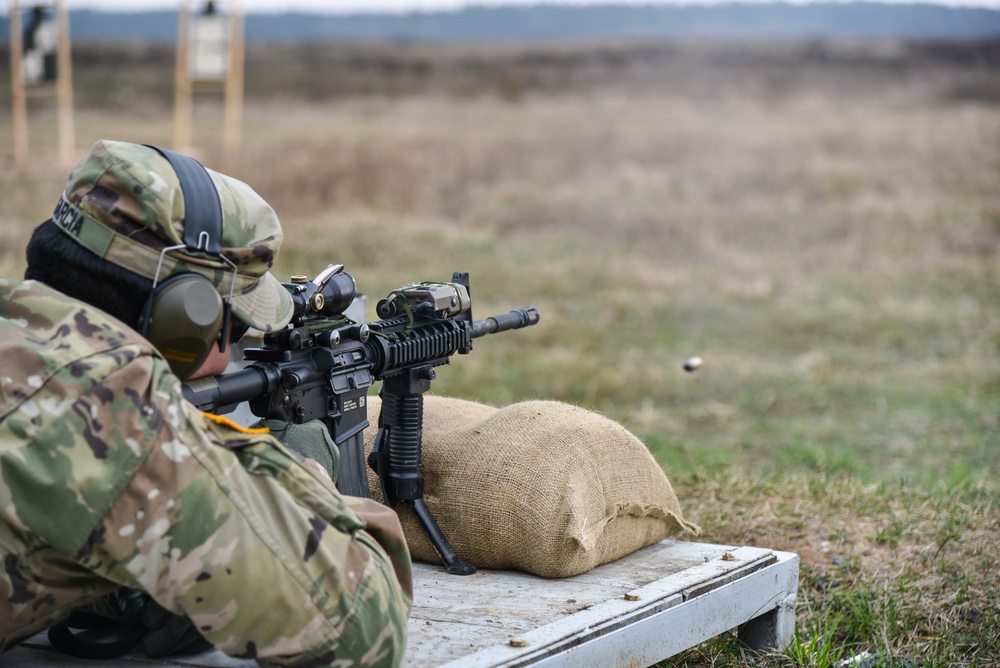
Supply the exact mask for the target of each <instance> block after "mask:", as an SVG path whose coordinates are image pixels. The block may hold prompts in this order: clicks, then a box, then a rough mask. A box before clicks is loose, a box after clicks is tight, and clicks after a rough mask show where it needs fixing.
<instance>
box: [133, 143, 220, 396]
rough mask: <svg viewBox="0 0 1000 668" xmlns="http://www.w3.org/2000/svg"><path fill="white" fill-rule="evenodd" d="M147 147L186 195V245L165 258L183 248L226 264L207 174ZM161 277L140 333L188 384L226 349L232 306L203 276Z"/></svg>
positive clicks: (180, 158) (189, 162)
mask: <svg viewBox="0 0 1000 668" xmlns="http://www.w3.org/2000/svg"><path fill="white" fill-rule="evenodd" d="M149 148H152V149H155V150H156V151H159V153H160V154H161V155H163V157H165V158H166V159H167V160H168V161H169V162H170V165H171V166H172V167H173V168H174V171H175V172H176V173H177V178H178V180H179V181H180V184H181V192H182V194H183V196H184V244H183V245H180V246H175V247H172V248H167V249H164V251H163V253H166V252H167V251H169V250H174V249H177V248H187V249H188V250H190V251H192V252H202V253H206V254H208V255H218V256H219V257H220V258H222V259H223V260H225V261H226V262H227V263H229V262H228V260H227V258H225V257H223V256H222V204H221V202H220V201H219V193H218V191H217V190H216V189H215V184H214V183H213V182H212V177H211V176H209V174H208V171H207V170H206V169H205V168H204V167H203V166H202V164H201V163H200V162H198V161H197V160H195V159H194V158H189V157H188V156H185V155H181V154H179V153H174V152H173V151H170V150H167V149H164V148H160V147H158V146H150V147H149ZM161 261H162V254H161ZM229 264H231V263H229ZM234 271H235V267H234ZM159 278H160V277H159V267H158V268H157V276H156V278H155V279H153V289H152V290H151V291H150V294H149V298H148V299H147V300H146V305H145V307H144V308H143V312H142V316H141V318H140V321H139V325H140V331H141V333H142V335H143V336H145V337H146V338H147V339H149V341H150V343H152V344H153V345H154V346H156V349H157V350H159V351H160V353H161V354H162V355H163V356H164V358H166V360H167V362H168V363H169V364H170V369H171V371H173V372H174V373H175V374H176V375H177V376H178V377H180V378H181V379H185V380H186V379H188V378H190V377H191V375H192V374H193V373H194V372H195V371H197V370H198V368H200V367H201V365H202V364H203V363H204V362H205V360H206V359H207V358H208V356H209V354H210V353H211V352H212V348H213V347H215V346H216V345H217V344H220V347H221V349H222V350H225V345H226V340H227V339H228V332H229V325H230V304H229V302H228V301H225V300H223V299H222V296H221V295H220V294H219V291H218V289H216V287H215V285H214V284H213V283H212V282H211V281H210V280H208V279H207V278H206V277H204V276H202V275H201V274H196V273H194V272H189V273H184V274H177V275H175V276H171V277H170V278H168V279H167V280H165V281H162V282H161V281H160V280H159ZM234 278H235V276H234Z"/></svg>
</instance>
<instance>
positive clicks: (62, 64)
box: [56, 0, 76, 165]
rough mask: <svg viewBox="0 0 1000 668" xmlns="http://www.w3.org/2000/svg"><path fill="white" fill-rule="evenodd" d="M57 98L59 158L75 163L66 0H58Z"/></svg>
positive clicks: (71, 68)
mask: <svg viewBox="0 0 1000 668" xmlns="http://www.w3.org/2000/svg"><path fill="white" fill-rule="evenodd" d="M56 29H57V30H58V31H59V32H58V34H59V39H58V42H57V43H56V62H57V65H56V74H57V77H58V78H57V80H56V99H57V104H58V106H59V160H60V161H61V162H62V163H63V164H64V165H70V164H72V163H73V160H74V159H75V154H76V128H75V126H74V124H73V59H72V57H71V56H70V48H69V10H68V9H66V2H65V0H58V2H56Z"/></svg>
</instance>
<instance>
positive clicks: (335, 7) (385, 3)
mask: <svg viewBox="0 0 1000 668" xmlns="http://www.w3.org/2000/svg"><path fill="white" fill-rule="evenodd" d="M188 1H189V2H191V3H192V6H194V7H200V6H202V5H203V4H204V0H188ZM544 1H545V2H549V3H558V4H608V3H613V4H671V3H675V2H677V0H650V1H649V2H645V3H636V2H635V0H544ZM713 1H714V0H693V2H698V3H707V2H713ZM751 1H753V0H751ZM756 1H767V0H756ZM794 1H799V2H807V1H808V0H794ZM895 1H897V2H913V1H916V2H920V1H927V2H933V3H934V4H947V5H960V6H977V7H991V8H994V9H997V8H1000V0H895ZM538 2H539V0H489V1H486V0H480V1H475V0H473V1H471V2H470V1H469V0H242V5H243V8H244V11H247V12H264V11H268V12H280V11H295V10H302V11H322V12H348V11H396V12H400V11H404V12H405V11H417V10H439V9H457V8H460V7H463V6H467V5H488V6H496V5H530V4H537V3H538ZM218 4H219V5H220V6H222V7H225V6H226V5H227V4H228V3H227V2H224V1H220V2H219V3H218ZM67 6H68V7H69V8H70V9H71V10H72V9H103V10H114V11H130V10H131V11H136V10H140V9H176V8H177V7H179V6H180V0H67Z"/></svg>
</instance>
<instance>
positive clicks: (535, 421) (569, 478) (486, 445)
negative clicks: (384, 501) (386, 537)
mask: <svg viewBox="0 0 1000 668" xmlns="http://www.w3.org/2000/svg"><path fill="white" fill-rule="evenodd" d="M370 399H371V401H370V403H369V408H368V410H369V413H368V414H369V416H370V418H371V420H372V423H373V426H372V427H370V428H369V429H368V430H366V432H365V448H366V451H367V452H371V449H372V446H373V443H374V438H375V430H376V429H375V426H374V424H375V422H376V421H377V416H378V415H379V411H380V409H381V402H380V401H379V400H378V399H377V398H376V397H370ZM423 427H424V429H423V470H424V479H425V485H424V500H425V501H426V503H427V507H428V508H429V509H430V511H431V514H432V515H433V516H434V518H435V519H436V520H437V522H438V524H439V525H440V527H441V530H442V532H443V533H444V535H445V536H446V537H447V538H448V541H449V542H450V544H451V546H452V548H453V549H454V550H455V553H456V554H457V555H458V556H459V557H460V558H461V559H463V560H464V561H467V562H469V563H471V564H473V565H475V566H477V567H479V568H487V569H516V570H522V571H527V572H529V573H534V574H536V575H540V576H544V577H551V578H556V577H567V576H570V575H576V574H579V573H583V572H585V571H588V570H590V569H591V568H593V567H595V566H598V565H600V564H603V563H606V562H609V561H613V560H615V559H618V558H620V557H623V556H625V555H626V554H629V553H631V552H633V551H635V550H637V549H639V548H640V547H644V546H646V545H650V544H652V543H655V542H658V541H660V540H663V539H664V538H666V537H668V536H671V535H674V534H676V533H679V532H682V531H687V532H690V533H693V534H697V533H698V532H699V529H698V527H696V526H695V525H693V524H691V523H690V522H687V521H686V520H684V518H683V516H682V514H681V509H680V504H679V503H678V501H677V497H676V495H675V494H674V491H673V489H672V488H671V487H670V482H669V481H668V480H667V477H666V475H664V473H663V470H662V469H661V468H660V467H659V465H658V464H657V463H656V461H655V460H654V459H653V457H652V455H650V453H649V451H648V450H647V449H646V447H645V446H644V445H643V444H642V443H641V442H640V441H639V439H638V438H636V437H635V436H634V435H632V434H631V433H629V432H628V431H627V430H626V429H625V428H624V427H622V426H621V425H619V424H617V423H615V422H613V421H611V420H609V419H607V418H605V417H603V416H601V415H598V414H596V413H593V412H590V411H586V410H583V409H581V408H577V407H575V406H570V405H568V404H563V403H559V402H553V401H527V402H523V403H518V404H514V405H511V406H508V407H506V408H502V409H498V408H494V407H492V406H486V405H483V404H478V403H475V402H471V401H464V400H461V399H451V398H445V397H436V396H433V395H428V396H426V397H425V401H424V423H423ZM369 484H370V487H371V490H372V496H373V497H375V498H376V499H379V500H381V498H382V491H381V488H380V486H379V482H378V478H377V477H376V476H375V474H374V473H372V472H369ZM396 509H397V511H398V513H399V516H400V520H401V522H402V524H403V531H404V533H405V534H406V539H407V541H408V542H409V546H410V552H411V554H412V556H413V558H414V560H416V561H423V562H428V563H436V564H440V563H441V560H440V558H439V557H438V554H437V552H436V551H435V550H434V546H433V545H432V544H431V542H430V540H429V539H428V538H427V535H426V533H425V532H424V531H423V529H422V527H421V526H420V523H419V522H418V520H417V518H416V516H415V515H414V514H413V511H412V509H411V508H410V507H409V505H408V504H405V503H403V504H399V505H398V506H397V507H396Z"/></svg>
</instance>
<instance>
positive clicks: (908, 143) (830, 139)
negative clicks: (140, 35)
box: [0, 43, 1000, 666]
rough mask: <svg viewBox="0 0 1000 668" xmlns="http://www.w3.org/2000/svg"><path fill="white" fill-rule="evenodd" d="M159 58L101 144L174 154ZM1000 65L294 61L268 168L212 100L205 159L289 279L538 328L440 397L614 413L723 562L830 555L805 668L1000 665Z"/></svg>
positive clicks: (880, 52)
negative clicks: (748, 555) (697, 362)
mask: <svg viewBox="0 0 1000 668" xmlns="http://www.w3.org/2000/svg"><path fill="white" fill-rule="evenodd" d="M136 53H138V55H136V56H135V57H134V58H132V59H131V60H130V61H129V63H130V64H129V67H128V68H124V69H123V70H122V71H123V72H124V73H125V74H122V76H125V75H126V74H127V75H128V76H133V75H134V74H135V73H136V72H140V71H141V72H145V74H144V76H146V77H147V78H146V79H143V82H144V83H142V85H141V86H140V85H139V84H137V83H135V82H134V81H130V80H128V79H121V78H118V79H115V78H114V77H113V76H111V74H110V70H109V71H103V70H102V71H101V72H100V73H94V72H91V73H90V74H87V75H85V74H81V76H90V77H91V79H90V80H91V81H92V82H94V83H93V86H95V87H96V88H94V89H88V90H87V91H85V92H83V93H81V95H80V98H81V100H82V102H81V108H80V110H79V111H78V114H77V134H78V137H79V143H80V144H81V147H83V146H85V145H87V144H89V143H90V142H91V141H93V140H94V139H97V138H99V137H113V138H122V139H130V140H134V141H141V142H147V143H167V144H169V143H170V133H171V125H170V123H171V119H170V109H169V104H168V96H166V97H165V98H164V97H163V90H168V89H169V83H168V84H163V85H161V88H163V86H166V88H163V90H160V89H157V90H159V91H160V92H159V93H156V92H155V91H153V92H151V93H150V94H149V95H146V96H145V97H143V95H139V94H137V92H136V91H150V90H152V89H153V88H154V87H155V86H154V84H153V83H152V81H153V79H149V78H148V77H150V76H154V75H155V73H156V72H157V70H155V63H157V62H161V63H162V62H163V61H162V59H161V60H159V61H158V60H157V59H156V58H154V57H152V56H150V55H149V53H148V52H147V51H143V50H140V51H138V52H136ZM998 53H1000V47H998V45H997V44H995V43H988V44H980V45H970V44H966V45H947V44H937V45H935V44H900V43H884V44H870V43H869V44H823V43H805V44H803V43H795V44H777V45H761V44H757V45H727V44H679V43H675V44H663V43H660V44H639V45H634V44H633V45H628V44H614V45H608V44H604V45H583V44H575V45H566V44H563V45H559V46H555V47H551V46H539V45H534V46H521V47H514V46H508V47H496V46H494V47H457V46H451V47H447V48H434V47H430V46H427V45H393V46H385V45H365V46H351V45H341V46H326V47H324V46H321V45H310V46H308V47H295V46H288V45H286V46H283V47H281V48H276V49H274V50H272V51H271V52H270V55H271V56H273V58H271V59H269V60H267V62H264V56H265V55H267V54H266V53H265V52H263V51H258V52H255V53H252V54H251V58H250V63H251V64H252V65H253V66H254V67H255V68H256V69H252V70H251V73H250V76H251V79H250V81H248V94H249V97H248V104H247V109H246V128H245V129H246V132H245V147H244V152H243V156H242V159H241V160H239V161H233V162H228V163H227V162H226V161H225V160H224V159H223V156H222V155H221V152H220V147H219V144H220V142H219V141H218V139H217V137H214V136H212V130H213V128H215V129H217V128H218V123H219V120H220V119H221V112H220V110H219V108H218V105H217V104H214V103H211V102H204V101H203V102H202V104H200V105H199V122H200V125H199V131H198V141H199V143H200V145H201V147H202V148H201V150H200V153H199V154H200V155H201V157H202V158H203V159H204V160H205V161H206V162H207V163H208V164H209V165H210V166H215V167H218V168H220V169H223V170H224V171H228V172H230V173H233V174H235V175H237V176H239V177H241V178H243V179H244V180H246V181H247V182H248V183H250V184H251V185H253V186H254V187H255V188H257V189H258V190H259V191H260V192H261V194H263V195H264V196H265V197H266V198H267V199H268V200H269V201H270V202H271V203H272V204H273V205H274V206H275V208H276V210H277V211H278V213H279V215H280V216H281V218H282V221H283V224H284V226H285V230H286V233H287V238H286V241H285V244H284V247H283V254H282V256H281V258H280V260H279V265H278V267H277V273H278V274H279V275H288V274H291V273H310V272H315V271H318V270H319V269H320V268H322V266H324V265H325V264H326V262H328V261H337V262H343V263H345V264H346V265H347V268H348V270H349V271H351V272H352V273H353V274H354V275H355V276H356V277H357V279H358V282H359V285H360V286H361V288H362V289H363V290H364V291H365V292H366V293H368V294H369V295H370V296H372V297H373V298H375V299H377V298H378V297H380V296H382V295H384V294H386V293H387V292H388V291H389V290H390V289H392V288H395V287H398V286H399V285H400V284H402V283H404V282H409V281H412V280H429V279H441V278H447V277H448V276H450V272H451V271H452V270H455V269H465V270H469V271H471V272H472V278H473V293H474V295H475V297H476V304H477V307H476V308H477V310H478V315H479V316H484V315H487V314H489V313H492V312H497V311H503V310H506V309H507V308H511V307H516V306H522V305H526V304H529V303H530V304H534V305H536V306H538V307H539V308H540V309H541V312H542V323H541V324H540V325H539V326H538V327H535V328H532V329H531V330H525V331H523V332H516V333H511V334H505V335H503V336H500V337H490V339H487V340H484V341H483V342H482V343H477V349H476V352H475V353H474V354H473V355H471V356H469V357H467V358H461V359H459V360H456V361H455V363H454V364H453V365H452V366H451V367H450V368H448V369H445V370H442V371H441V373H440V374H439V379H438V380H437V381H435V391H437V392H440V393H445V394H456V395H462V396H466V397H470V398H477V399H481V400H484V401H488V402H492V403H497V404H500V403H506V402H510V401H514V400H517V399H520V398H523V397H528V396H536V397H545V398H554V399H563V400H566V401H571V402H574V403H579V404H582V405H584V406H588V407H592V408H596V409H598V410H601V411H603V412H605V413H607V414H608V415H610V416H612V417H615V418H617V419H619V420H621V421H622V422H624V423H625V424H626V425H627V426H628V427H630V428H631V429H633V430H634V431H636V432H637V433H639V434H640V435H641V436H643V438H644V439H645V440H646V442H647V443H648V444H649V445H650V447H651V449H652V451H653V452H654V454H655V455H656V456H657V458H658V459H659V460H660V461H661V462H663V464H664V466H665V468H666V469H667V470H668V472H669V473H670V474H671V475H672V476H673V478H674V479H675V480H676V481H677V484H678V487H679V488H680V489H681V490H682V492H683V495H684V496H685V498H687V499H688V502H687V512H688V514H689V515H690V516H691V517H692V518H693V519H695V521H697V522H698V523H700V524H702V525H703V526H704V527H705V528H706V535H705V538H706V539H707V540H710V541H715V542H721V543H740V544H743V543H747V544H759V545H767V546H771V547H775V548H783V549H791V550H794V551H797V552H799V553H800V554H801V555H802V556H803V564H804V567H803V580H802V591H803V596H802V602H803V605H802V607H801V613H802V614H801V616H800V630H802V632H803V636H802V638H803V643H806V642H807V641H808V642H810V643H812V644H810V645H808V646H806V645H805V644H803V645H800V646H798V650H799V653H798V654H795V653H794V652H793V653H791V654H789V655H787V656H786V657H785V658H784V659H781V658H775V657H772V661H774V662H775V665H780V664H782V663H783V662H784V663H795V664H799V665H807V664H809V665H823V664H822V662H820V661H819V660H818V659H816V657H817V656H818V655H817V644H816V643H818V642H819V641H822V640H823V639H824V638H827V636H824V634H825V633H827V632H828V631H829V630H830V629H831V628H833V629H836V633H835V634H828V635H829V637H828V638H827V639H828V640H832V641H835V642H836V643H838V644H839V646H841V647H843V648H845V651H848V650H850V651H854V650H858V651H860V650H866V651H873V652H882V653H883V655H884V656H885V657H887V658H886V662H885V663H884V665H892V661H891V660H890V659H889V657H896V658H899V657H904V656H905V657H911V658H914V659H917V658H927V657H932V658H933V657H936V658H933V662H934V663H935V665H941V664H947V663H965V664H966V665H983V666H985V665H997V663H1000V660H998V659H997V657H996V654H995V646H994V650H990V649H989V648H990V647H991V645H990V643H995V642H996V641H997V638H996V630H995V629H996V627H997V624H998V619H1000V612H998V609H1000V608H998V602H997V595H996V591H997V590H998V588H1000V582H998V580H997V578H998V572H997V564H998V558H1000V548H998V545H997V539H996V536H997V530H998V528H1000V517H998V512H997V508H996V506H995V505H994V504H993V503H992V501H991V496H990V494H995V493H996V491H997V489H998V487H997V484H996V472H997V470H998V469H1000V453H998V451H997V448H996V443H997V442H998V440H1000V418H998V416H1000V380H998V379H1000V356H998V350H1000V306H998V304H1000V302H998V299H997V294H998V291H1000V275H998V269H1000V255H998V253H997V249H998V244H1000V113H998V111H1000V106H998V105H1000V74H998V72H1000V67H998V66H997V64H998V62H1000V56H998ZM143 54H145V55H143ZM154 55H155V54H154ZM161 55H162V54H161ZM307 55H309V56H311V57H312V58H313V60H311V61H306V60H305V59H306V56H307ZM279 56H280V57H279ZM105 60H106V58H105V59H104V60H102V59H101V58H96V57H95V59H94V60H92V62H95V63H100V62H105ZM309 63H312V67H311V68H310V66H309ZM2 65H3V63H0V72H5V71H6V70H5V68H4V67H2ZM144 67H145V68H146V69H145V70H144V69H143V68H144ZM169 68H170V65H169V61H166V63H165V64H161V66H160V70H159V72H160V73H161V75H162V73H163V72H164V71H169ZM98 74H100V76H98ZM0 76H2V74H0ZM163 76H167V75H163ZM0 83H2V82H0ZM100 86H106V87H110V88H109V90H111V93H110V94H106V95H103V96H102V95H100V94H98V93H99V90H101V89H99V87H100ZM156 95H160V96H161V98H157V97H156ZM158 99H159V100H160V101H159V102H155V101H156V100H158ZM38 106H39V107H42V106H44V105H38ZM46 113H47V112H46ZM51 121H52V118H51V116H48V117H46V116H44V115H43V116H42V117H41V118H37V119H34V120H33V123H35V125H33V127H35V128H41V127H44V126H45V124H46V123H48V124H49V126H48V127H52V124H51ZM8 125H9V119H8V118H7V117H5V116H0V137H3V136H4V135H5V134H6V130H7V127H8ZM43 134H44V131H43V130H40V129H38V130H35V132H34V134H33V141H37V145H38V146H40V147H42V148H40V149H39V155H40V156H42V158H43V160H40V161H39V162H38V163H37V164H36V166H34V167H31V168H30V169H28V170H24V171H15V170H13V169H12V166H11V165H10V163H9V159H8V161H7V163H6V164H5V165H4V172H3V176H2V177H0V195H2V199H3V202H4V206H3V207H2V209H0V241H2V246H0V272H2V273H3V274H5V275H17V274H19V273H20V272H21V271H22V269H23V258H22V253H21V249H22V248H23V246H24V243H25V241H26V239H27V236H28V234H29V232H30V228H31V227H32V226H33V224H35V223H36V222H38V221H40V220H41V219H42V218H44V217H45V216H46V215H47V214H48V212H49V210H50V209H51V206H52V204H53V203H54V200H55V198H56V193H57V191H58V189H59V187H60V186H61V183H62V181H63V180H64V178H65V172H66V169H65V168H64V167H53V166H49V165H46V164H45V162H44V157H46V156H47V157H49V158H51V156H52V155H53V148H52V144H53V140H52V139H51V138H48V139H47V138H45V137H44V136H43ZM7 136H9V134H8V135H7ZM690 354H700V355H702V356H703V357H704V358H705V360H706V364H705V367H704V368H703V370H701V371H699V372H698V373H696V374H693V375H691V374H685V373H684V372H682V371H681V369H680V363H681V361H682V360H683V359H684V358H685V357H687V356H688V355H690ZM900 481H903V482H900ZM833 557H836V560H833ZM832 580H836V581H838V585H837V586H833V585H832V584H831V581H832ZM970 610H973V611H974V612H975V614H973V613H972V612H970ZM877 620H882V621H883V622H884V623H881V624H880V623H877ZM885 620H889V621H885ZM900 625H901V626H900ZM977 643H978V647H979V648H978V649H977ZM911 646H912V647H915V648H918V650H919V651H917V653H910V654H908V653H907V650H906V648H907V647H911ZM983 647H986V648H987V649H985V650H984V649H982V648H983ZM919 652H923V654H922V655H921V654H920V653H919ZM809 653H811V654H809ZM854 653H857V652H856V651H855V652H854ZM806 654H809V656H813V658H814V660H812V661H811V662H810V661H809V660H807V658H803V657H806ZM851 655H853V654H849V655H847V656H851ZM893 660H894V659H893ZM682 661H683V662H685V663H687V664H698V665H719V664H725V663H727V662H729V663H732V664H738V665H743V663H745V660H744V659H743V658H740V656H739V652H738V651H735V650H732V649H731V648H729V646H722V647H721V648H720V647H719V646H716V645H712V646H708V647H706V648H703V649H701V650H698V652H696V653H694V654H691V655H688V656H687V657H685V658H683V659H682Z"/></svg>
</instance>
